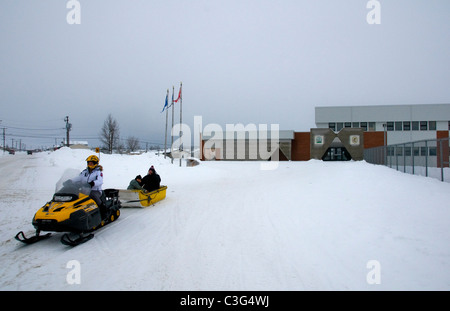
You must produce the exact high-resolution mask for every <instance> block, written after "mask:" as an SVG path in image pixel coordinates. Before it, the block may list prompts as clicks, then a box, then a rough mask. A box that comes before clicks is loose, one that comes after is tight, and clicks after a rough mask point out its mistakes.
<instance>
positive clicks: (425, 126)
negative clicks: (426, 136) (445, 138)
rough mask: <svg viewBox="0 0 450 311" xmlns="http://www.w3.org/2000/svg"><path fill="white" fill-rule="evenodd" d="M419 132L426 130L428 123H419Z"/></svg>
mask: <svg viewBox="0 0 450 311" xmlns="http://www.w3.org/2000/svg"><path fill="white" fill-rule="evenodd" d="M420 130H421V131H426V130H428V122H427V121H420Z"/></svg>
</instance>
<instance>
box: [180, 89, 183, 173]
mask: <svg viewBox="0 0 450 311" xmlns="http://www.w3.org/2000/svg"><path fill="white" fill-rule="evenodd" d="M182 87H183V83H182V82H180V167H181V157H182V156H181V151H182V149H181V144H182V142H181V138H182V136H181V128H182V124H183V108H182V106H183V105H182V104H183V91H182Z"/></svg>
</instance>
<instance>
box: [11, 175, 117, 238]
mask: <svg viewBox="0 0 450 311" xmlns="http://www.w3.org/2000/svg"><path fill="white" fill-rule="evenodd" d="M89 192H90V187H89V188H88V187H86V185H79V184H75V183H73V182H71V181H70V180H69V181H66V182H65V183H64V184H63V187H62V188H61V189H60V190H59V191H57V192H56V193H55V194H54V195H53V198H52V200H51V201H50V202H47V203H46V204H45V205H44V206H43V207H41V208H40V209H39V210H38V211H37V212H36V214H35V215H34V217H33V220H32V225H33V227H34V228H35V229H36V233H35V235H34V236H32V237H29V238H28V237H26V236H25V234H24V233H23V231H20V232H19V233H17V234H16V236H15V238H16V240H18V241H20V242H23V243H25V244H33V243H36V242H38V241H41V240H43V239H46V238H48V237H50V235H51V233H47V234H45V235H41V234H40V233H41V232H42V231H46V232H66V234H64V235H63V236H62V237H61V242H62V243H63V244H66V245H71V246H76V245H78V244H81V243H84V242H86V241H88V240H90V239H91V238H92V237H93V236H94V235H93V233H92V232H93V231H95V230H97V229H99V228H101V227H103V226H104V225H106V224H108V223H110V222H113V221H115V220H116V219H117V218H118V217H119V216H120V208H121V204H120V201H119V194H118V193H119V191H118V190H116V189H105V190H104V191H103V196H102V203H103V209H104V211H103V215H102V213H101V211H100V208H99V207H98V206H97V204H96V203H95V201H94V200H93V199H92V198H90V197H89Z"/></svg>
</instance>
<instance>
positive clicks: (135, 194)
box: [119, 186, 167, 207]
mask: <svg viewBox="0 0 450 311" xmlns="http://www.w3.org/2000/svg"><path fill="white" fill-rule="evenodd" d="M166 190H167V186H161V187H160V188H159V189H156V190H153V191H151V192H144V191H142V190H124V189H119V200H120V202H121V204H122V207H147V206H150V205H153V204H155V203H156V202H159V201H161V200H164V199H165V198H166Z"/></svg>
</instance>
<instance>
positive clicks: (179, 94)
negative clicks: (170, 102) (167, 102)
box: [174, 85, 181, 103]
mask: <svg viewBox="0 0 450 311" xmlns="http://www.w3.org/2000/svg"><path fill="white" fill-rule="evenodd" d="M180 98H181V85H180V91H179V92H178V98H177V99H175V101H174V103H176V102H178V101H179V100H180Z"/></svg>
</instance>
